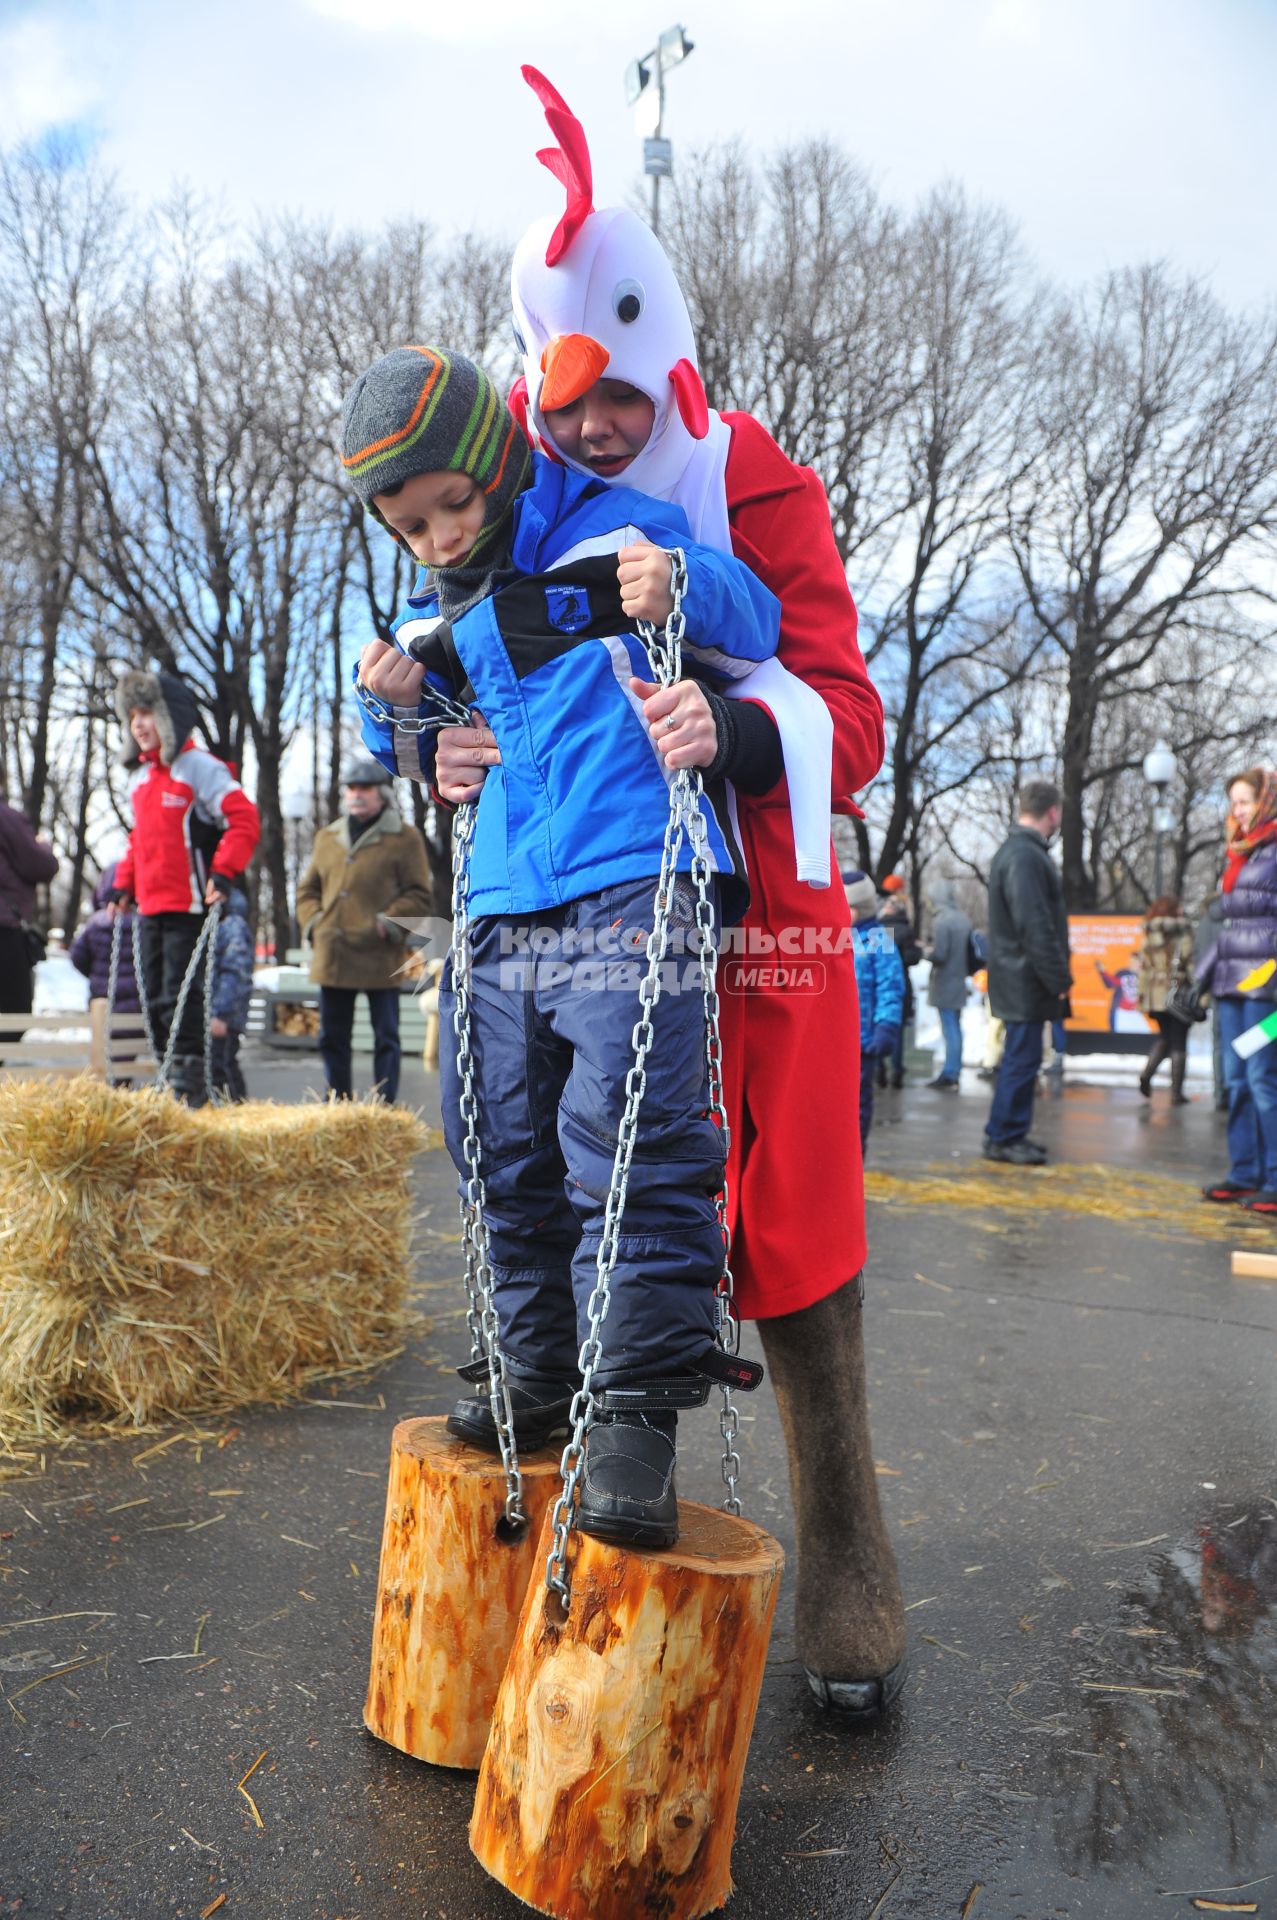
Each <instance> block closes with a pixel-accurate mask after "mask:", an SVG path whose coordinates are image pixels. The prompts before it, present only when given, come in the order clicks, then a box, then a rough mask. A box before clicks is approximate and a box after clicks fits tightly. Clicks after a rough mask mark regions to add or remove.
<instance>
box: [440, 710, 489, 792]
mask: <svg viewBox="0 0 1277 1920" xmlns="http://www.w3.org/2000/svg"><path fill="white" fill-rule="evenodd" d="M470 718H471V719H472V720H473V721H474V725H473V726H472V727H441V728H440V729H439V737H438V740H437V742H436V744H435V792H436V793H437V794H438V795H439V798H440V799H441V800H446V801H447V803H448V805H449V806H450V807H459V806H460V805H461V803H462V801H464V800H477V799H478V798H479V795H480V794H481V793H482V792H483V783H484V781H485V780H486V779H487V777H488V768H489V767H495V766H498V765H499V764H500V761H501V749H500V747H499V746H498V745H497V740H496V735H495V734H494V733H493V732H492V730H491V728H490V727H488V726H487V725H486V724H485V722H484V718H483V715H482V714H481V713H480V711H479V709H478V707H475V708H473V709H472V710H471V714H470Z"/></svg>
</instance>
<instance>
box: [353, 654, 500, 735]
mask: <svg viewBox="0 0 1277 1920" xmlns="http://www.w3.org/2000/svg"><path fill="white" fill-rule="evenodd" d="M405 657H408V656H405ZM355 698H356V700H358V702H359V704H360V706H361V707H362V708H363V710H364V712H365V713H366V714H367V715H368V716H369V718H370V719H372V720H375V721H376V722H377V724H378V726H382V727H389V728H390V729H391V731H392V732H394V733H435V732H437V731H438V729H439V728H440V727H472V726H473V725H474V721H473V719H472V718H471V716H470V709H469V707H463V706H462V704H461V702H460V701H459V700H451V699H449V697H448V695H447V694H445V693H440V692H439V691H438V689H437V688H435V687H432V686H431V684H430V682H429V681H428V680H423V681H422V683H421V692H420V694H419V696H418V710H417V712H415V713H413V712H411V711H410V710H409V709H408V708H407V707H388V706H387V705H386V703H385V701H384V700H382V699H379V698H378V696H377V695H376V694H375V693H374V692H373V691H372V688H371V687H366V686H365V685H364V683H363V681H362V680H356V682H355ZM422 707H425V708H426V709H427V711H426V712H424V713H423V712H422V711H421V708H422Z"/></svg>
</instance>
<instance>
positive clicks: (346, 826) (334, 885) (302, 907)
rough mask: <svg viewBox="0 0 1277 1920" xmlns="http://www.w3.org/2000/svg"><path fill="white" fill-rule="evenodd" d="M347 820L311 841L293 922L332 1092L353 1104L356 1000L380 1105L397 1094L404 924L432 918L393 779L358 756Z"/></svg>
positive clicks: (413, 833)
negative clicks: (304, 953)
mask: <svg viewBox="0 0 1277 1920" xmlns="http://www.w3.org/2000/svg"><path fill="white" fill-rule="evenodd" d="M342 777H343V781H344V792H343V798H344V802H345V807H346V811H345V813H344V814H343V816H342V818H341V819H340V820H334V821H333V823H332V825H331V826H327V827H322V828H321V829H320V831H319V832H318V833H317V834H316V835H315V844H314V847H313V848H312V850H311V856H310V865H309V866H308V867H307V869H306V873H305V875H304V877H303V879H302V883H301V885H300V887H299V888H298V889H297V918H298V921H299V922H300V925H301V930H302V939H303V940H304V941H305V942H306V944H307V945H308V946H309V947H310V950H311V959H310V977H311V979H312V980H314V981H317V982H318V985H319V1051H320V1053H321V1054H322V1055H323V1060H324V1073H325V1075H326V1076H327V1079H328V1085H329V1088H330V1090H331V1091H332V1092H333V1093H335V1094H336V1095H337V1098H338V1099H339V1100H349V1099H350V1096H351V1091H352V1088H351V1058H350V1054H351V1048H350V1036H351V1031H352V1028H353V1026H354V1019H355V999H356V996H357V995H358V994H360V993H363V994H366V995H367V997H368V1011H369V1014H370V1015H371V1018H372V1030H373V1071H374V1075H375V1079H376V1089H377V1092H378V1093H379V1094H380V1096H381V1098H382V1099H383V1100H387V1101H393V1100H394V1099H396V1098H397V1096H398V1093H399V1058H400V1052H399V988H398V986H397V985H396V984H395V975H396V973H397V972H398V970H399V968H400V967H401V966H402V964H403V959H404V949H405V944H406V940H407V935H406V934H405V932H404V930H403V928H402V927H401V926H400V925H399V924H398V923H399V922H400V921H401V920H413V919H420V918H421V917H422V916H424V915H425V914H427V913H429V911H430V868H429V865H428V863H427V860H426V844H425V841H424V840H423V839H422V837H421V835H420V834H419V833H418V831H417V829H416V827H414V826H410V825H409V824H408V822H407V821H405V820H403V819H401V818H400V815H399V812H398V810H397V809H396V808H395V807H394V806H393V805H392V804H391V798H390V790H391V777H390V775H389V774H388V773H387V772H386V769H385V768H384V767H383V766H381V765H380V764H379V763H378V762H377V761H376V760H373V759H372V758H370V757H369V756H367V755H361V756H360V757H359V758H358V759H356V760H353V761H351V762H350V763H349V765H348V766H347V767H346V769H345V771H344V774H343V776H342Z"/></svg>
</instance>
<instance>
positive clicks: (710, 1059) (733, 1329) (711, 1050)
mask: <svg viewBox="0 0 1277 1920" xmlns="http://www.w3.org/2000/svg"><path fill="white" fill-rule="evenodd" d="M694 780H695V794H694V800H695V804H694V805H693V806H692V808H691V810H690V813H689V817H688V822H687V831H688V839H689V840H690V842H691V847H692V879H693V882H694V883H695V887H696V938H697V951H698V954H699V958H700V971H701V995H702V998H703V1000H704V1003H705V1071H706V1077H707V1079H708V1082H709V1110H710V1115H711V1118H712V1119H713V1120H714V1122H715V1123H716V1125H717V1126H718V1128H719V1131H720V1132H721V1133H722V1136H723V1178H722V1183H721V1185H720V1186H719V1188H718V1191H717V1193H716V1194H715V1196H714V1210H715V1212H716V1214H717V1216H718V1226H719V1232H720V1233H721V1234H722V1236H723V1271H722V1273H721V1274H720V1276H719V1280H718V1285H717V1287H716V1289H715V1303H716V1308H717V1316H718V1344H719V1345H720V1347H722V1349H723V1352H724V1353H729V1354H730V1353H738V1352H739V1351H740V1323H739V1321H738V1320H737V1318H736V1314H735V1310H734V1308H733V1304H732V1301H733V1294H734V1286H733V1282H732V1233H731V1227H730V1225H729V1224H728V1214H727V1203H728V1193H727V1156H728V1153H729V1151H730V1149H731V1137H732V1136H731V1128H730V1127H729V1125H728V1122H727V1108H726V1106H725V1104H724V1101H723V1043H722V1036H721V1032H720V1028H719V1014H720V1011H721V1008H720V1005H719V998H718V943H717V941H716V940H715V938H714V909H713V903H712V901H711V899H710V867H709V859H708V855H707V847H708V839H709V836H708V832H707V829H706V826H705V816H704V814H703V813H702V812H701V808H700V804H699V802H700V796H701V793H702V790H703V782H702V780H701V776H700V774H699V773H697V774H696V775H695V776H694ZM719 1391H720V1393H721V1395H722V1405H721V1407H720V1409H719V1415H718V1429H719V1432H720V1434H721V1435H722V1439H723V1463H722V1474H723V1485H724V1486H725V1487H726V1489H727V1492H726V1495H725V1497H724V1500H723V1509H724V1511H725V1512H727V1513H736V1514H738V1513H739V1512H740V1510H741V1507H740V1495H739V1493H738V1492H737V1483H738V1481H739V1478H740V1455H739V1453H737V1451H736V1439H737V1435H738V1434H739V1432H740V1423H739V1421H738V1419H737V1415H736V1406H735V1403H734V1401H733V1399H732V1390H731V1388H730V1387H729V1386H727V1385H726V1384H725V1383H724V1384H723V1385H722V1386H721V1387H720V1389H719Z"/></svg>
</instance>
